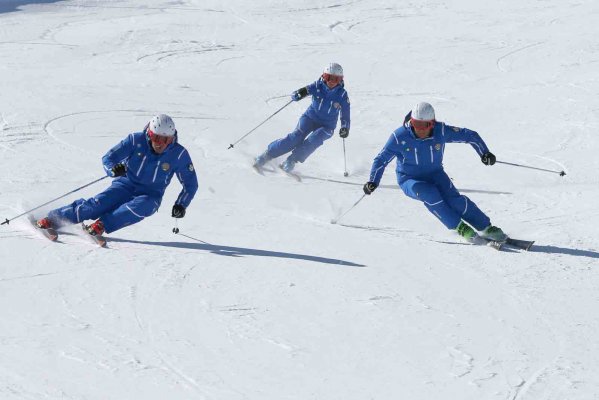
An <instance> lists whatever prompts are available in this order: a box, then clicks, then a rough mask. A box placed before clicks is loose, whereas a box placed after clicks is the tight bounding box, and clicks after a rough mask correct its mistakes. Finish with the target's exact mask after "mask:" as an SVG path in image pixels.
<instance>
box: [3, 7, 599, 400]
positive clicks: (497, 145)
mask: <svg viewBox="0 0 599 400" xmlns="http://www.w3.org/2000/svg"><path fill="white" fill-rule="evenodd" d="M598 18H599V3H597V2H596V1H593V0H578V1H572V0H567V1H563V0H562V1H560V0H543V1H541V0H539V1H515V0H511V1H508V0H498V1H494V2H483V1H474V0H453V1H449V0H425V1H419V2H406V1H392V0H380V1H367V0H362V1H360V0H353V1H350V0H336V1H326V0H318V1H317V0H301V1H280V0H279V1H274V0H268V1H266V0H262V1H255V2H249V1H248V2H246V1H231V0H226V1H222V0H221V1H215V0H201V1H200V0H180V1H165V0H147V1H144V2H139V1H133V0H119V1H117V0H114V1H94V0H65V1H38V2H34V1H0V167H1V169H2V171H3V172H2V174H1V175H0V217H1V218H2V220H4V219H5V218H8V219H10V218H12V217H13V216H15V215H18V214H20V213H21V212H23V211H26V210H27V209H30V208H32V207H35V206H37V205H39V204H42V203H44V202H46V201H48V200H50V199H52V198H55V197H58V196H60V195H62V194H64V193H67V192H69V191H71V190H73V189H74V188H76V187H79V186H81V185H84V184H86V183H87V182H90V181H92V180H94V179H97V178H99V177H101V176H102V175H103V170H102V166H101V162H100V158H101V156H102V155H103V154H104V153H105V152H106V151H107V150H108V149H109V148H110V147H111V146H113V145H114V144H116V143H117V142H118V141H119V140H120V139H121V138H123V137H124V136H125V135H127V134H128V133H130V132H133V131H138V130H141V129H142V128H143V126H144V125H145V123H146V122H147V121H148V120H149V118H150V117H151V116H152V115H154V114H156V113H167V114H170V115H171V116H173V118H174V120H175V122H176V124H177V128H178V131H179V135H180V141H181V143H182V144H183V145H185V146H186V147H187V148H188V149H189V151H190V153H191V156H192V158H193V160H194V164H195V166H196V170H197V172H198V177H199V182H200V190H199V192H198V194H197V196H196V198H195V200H194V202H193V203H192V205H191V206H190V207H189V209H188V210H187V215H186V217H185V218H184V219H182V220H180V221H179V223H178V227H179V228H180V234H179V235H175V234H173V233H172V228H173V227H174V220H173V219H172V218H171V217H170V210H171V207H172V204H173V202H174V201H175V199H176V196H177V195H178V193H179V190H180V185H179V184H178V182H177V181H176V180H174V181H173V183H172V184H171V186H170V187H169V189H168V191H167V193H166V196H165V198H164V201H163V203H162V207H161V209H160V210H159V212H158V213H157V214H156V215H154V216H153V217H151V218H149V219H147V220H145V221H143V222H141V223H139V224H137V225H134V226H131V227H128V228H125V229H123V230H121V231H118V232H115V233H113V234H110V235H108V239H109V245H108V246H109V247H108V249H100V248H97V247H96V246H94V245H93V244H91V243H90V242H89V241H87V240H86V239H85V238H83V237H81V235H80V234H79V232H78V231H77V229H76V228H74V229H71V230H67V231H66V232H64V233H63V234H62V235H61V236H60V239H59V240H60V243H51V242H49V241H47V240H46V239H44V238H43V237H41V236H40V235H39V234H37V233H36V232H35V231H33V229H32V228H31V227H30V226H28V223H27V221H26V219H25V218H18V219H15V220H14V221H12V222H11V223H10V225H2V226H1V227H0V260H1V261H0V305H1V307H0V309H1V312H0V398H1V399H7V400H12V399H98V400H100V399H207V400H211V399H215V400H241V399H252V400H253V399H256V400H258V399H260V400H264V399H294V400H295V399H297V400H306V399H326V400H333V399H342V400H364V399H376V400H379V399H381V400H383V399H410V400H431V399H460V400H468V399H471V400H480V399H502V400H533V399H539V400H540V399H543V400H564V399H585V400H587V399H596V398H598V397H597V396H598V393H599V375H598V374H597V370H599V348H598V347H599V346H598V337H599V318H598V317H599V292H598V290H597V288H598V287H599V261H598V258H599V246H598V245H597V229H596V226H598V225H599V209H598V207H597V198H598V197H599V185H598V183H599V178H598V171H599V159H598V158H597V156H596V155H597V151H598V146H599V138H598V137H597V130H598V128H599V118H598V115H599V113H598V111H599V100H598V98H597V94H598V93H599V78H598V76H597V62H598V61H599V45H598V44H597V37H598V35H599V25H598V24H597V20H598ZM331 61H336V62H339V63H341V64H342V65H343V67H344V70H345V81H346V87H347V89H348V91H349V94H350V97H351V102H352V128H351V132H350V136H349V138H348V139H347V140H346V146H347V156H348V159H347V162H348V169H349V172H350V174H349V176H348V177H347V178H346V177H344V176H343V148H342V141H341V139H340V138H339V137H338V136H337V134H335V137H334V138H333V139H331V140H329V141H328V142H327V143H325V145H324V146H323V147H321V148H320V149H319V150H318V151H317V152H316V153H315V154H314V155H313V156H312V157H311V158H310V159H309V160H308V161H307V162H306V163H304V164H299V165H298V167H297V171H298V172H299V173H301V174H302V175H304V179H303V182H302V183H298V182H296V181H294V180H293V179H290V178H288V177H287V176H285V175H283V174H281V173H271V174H267V175H268V176H267V177H263V176H260V175H258V174H257V173H255V172H254V171H253V170H252V168H251V167H250V166H251V162H252V158H253V157H254V156H255V155H257V154H259V153H260V152H261V151H263V150H264V148H265V146H266V145H267V144H268V143H269V142H270V141H272V140H274V139H275V138H278V137H281V136H283V135H285V134H286V133H288V132H289V131H291V130H292V129H293V127H294V126H295V124H296V121H297V119H298V117H299V116H300V115H301V113H302V112H303V110H304V109H305V108H306V107H307V105H308V100H303V101H302V102H300V103H294V104H292V105H291V106H289V107H288V108H286V109H285V110H283V111H282V112H280V113H279V114H277V115H276V116H275V117H274V118H272V119H271V120H270V121H269V122H267V123H266V124H265V125H264V126H262V127H261V128H259V129H258V130H256V131H255V132H254V133H253V134H252V135H250V136H248V137H247V138H246V139H245V140H244V141H242V142H241V143H239V144H238V145H237V146H236V147H235V148H234V149H231V150H227V147H228V146H229V144H230V143H233V142H234V141H235V140H237V139H238V138H239V137H241V136H242V135H243V134H245V133H246V132H248V131H249V130H250V129H252V128H253V127H254V126H256V125H257V124H259V123H260V122H261V121H263V120H264V119H265V118H267V117H268V116H269V115H270V114H271V113H273V112H274V111H276V110H277V109H279V108H280V107H281V106H283V105H284V104H285V102H287V101H288V97H287V96H288V94H289V93H290V92H291V91H293V90H295V89H298V88H299V87H302V86H304V85H306V84H308V83H310V82H312V81H314V80H315V79H316V78H317V77H318V76H319V75H320V72H321V70H322V68H323V67H324V66H325V65H326V64H327V63H328V62H331ZM418 101H429V102H431V103H432V104H433V105H434V106H435V108H436V112H437V117H438V119H439V120H442V121H445V122H447V123H449V124H452V125H458V126H466V127H468V128H471V129H474V130H477V131H478V132H479V133H480V134H481V136H482V137H483V138H484V139H485V141H486V142H487V144H488V145H489V147H490V148H491V151H493V152H494V153H495V154H496V155H497V158H498V159H499V160H503V161H507V162H513V163H519V164H526V165H532V166H536V167H539V168H545V169H552V170H557V171H559V170H562V169H563V170H565V171H566V172H567V175H566V176H565V177H560V176H558V175H557V174H552V173H547V172H541V171H535V170H528V169H524V168H517V167H512V166H507V165H495V166H493V167H486V166H484V165H483V164H482V163H481V162H480V160H479V159H478V156H477V155H476V153H475V152H474V150H473V149H472V148H471V147H470V146H468V145H465V144H453V145H448V147H447V148H446V153H445V157H446V158H445V168H446V170H447V172H448V174H449V175H450V176H451V177H452V178H453V179H454V183H455V185H456V186H457V187H458V188H460V189H461V190H462V191H463V193H464V194H466V195H468V196H469V197H470V198H471V199H472V200H474V201H475V202H476V203H477V204H478V205H479V206H480V208H481V209H483V210H484V211H486V212H487V213H488V214H489V215H490V217H491V218H492V220H493V222H494V223H495V224H497V225H499V226H501V227H502V228H503V229H504V230H505V231H506V232H508V233H509V234H511V235H513V236H514V237H517V238H522V239H533V240H536V241H537V242H536V246H535V247H534V248H533V250H532V251H531V252H528V253H526V252H517V251H506V252H497V251H495V250H492V249H490V248H486V247H476V246H470V245H467V244H464V243H463V242H462V241H461V240H460V239H459V238H458V237H457V236H456V235H455V234H454V233H452V232H449V231H447V230H446V229H445V228H444V227H443V226H442V225H441V224H440V223H439V221H437V220H436V219H435V218H434V217H433V216H431V215H430V214H429V213H428V212H427V210H426V209H425V208H424V207H423V206H422V205H421V204H420V203H418V202H416V201H413V200H410V199H408V198H407V197H405V196H404V195H403V193H402V192H401V191H400V190H399V189H398V188H397V186H396V184H395V173H394V163H393V165H390V166H389V167H388V168H387V172H386V173H385V176H384V178H383V182H382V184H383V186H382V187H381V188H379V189H377V191H376V192H375V193H374V194H373V195H372V196H370V197H367V198H365V199H364V200H362V201H361V202H360V203H359V204H358V206H356V208H354V209H353V210H352V211H351V212H350V213H348V214H347V215H346V216H345V217H343V219H342V220H341V221H340V222H339V223H338V224H336V225H333V224H331V223H330V221H331V219H335V218H337V217H338V216H339V215H341V213H342V212H344V211H346V210H347V209H348V208H349V207H351V205H352V204H354V203H355V202H356V201H357V200H358V199H359V198H360V196H361V195H362V190H361V186H362V185H363V183H364V182H366V181H367V180H368V174H369V170H370V165H371V162H372V159H373V157H374V156H375V155H376V154H377V153H378V151H379V150H380V149H381V147H382V146H383V144H384V143H385V141H386V140H387V138H388V136H389V134H390V133H391V131H392V130H394V129H395V128H397V127H398V126H399V125H400V124H401V122H402V121H403V116H404V115H405V113H406V112H407V111H409V109H410V108H411V107H412V105H413V104H414V103H416V102H418ZM107 184H108V181H106V180H105V181H102V182H101V183H98V184H96V185H94V186H92V187H89V188H87V189H85V190H83V191H82V192H78V193H76V194H74V195H71V196H68V197H67V198H65V199H62V200H60V201H58V202H56V203H53V204H52V206H59V205H62V204H66V203H68V202H71V201H73V200H74V199H77V198H80V197H89V196H92V195H94V194H95V193H97V192H99V191H101V190H103V189H104V188H105V187H106V186H107ZM49 209H50V207H45V208H44V210H43V211H47V210H49ZM43 211H39V212H38V213H37V214H36V215H38V216H41V215H43Z"/></svg>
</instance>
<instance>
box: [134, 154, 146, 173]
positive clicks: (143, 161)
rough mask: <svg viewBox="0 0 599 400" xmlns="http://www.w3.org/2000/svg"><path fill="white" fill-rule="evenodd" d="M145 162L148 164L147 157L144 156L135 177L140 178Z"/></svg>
mask: <svg viewBox="0 0 599 400" xmlns="http://www.w3.org/2000/svg"><path fill="white" fill-rule="evenodd" d="M145 162H146V156H144V158H143V159H142V160H141V164H140V165H139V168H138V170H137V172H136V173H135V175H137V176H139V173H140V172H141V169H142V168H143V167H144V163H145Z"/></svg>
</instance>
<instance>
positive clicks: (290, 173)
mask: <svg viewBox="0 0 599 400" xmlns="http://www.w3.org/2000/svg"><path fill="white" fill-rule="evenodd" d="M279 169H280V170H281V171H283V172H284V173H285V175H287V176H288V177H290V178H293V179H295V180H296V181H298V182H301V181H302V177H301V176H299V174H297V173H295V172H287V171H285V170H284V169H283V168H281V166H280V165H279Z"/></svg>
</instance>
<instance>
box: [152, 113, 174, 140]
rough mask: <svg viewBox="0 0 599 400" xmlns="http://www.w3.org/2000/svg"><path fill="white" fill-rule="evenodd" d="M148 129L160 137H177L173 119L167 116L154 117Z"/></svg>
mask: <svg viewBox="0 0 599 400" xmlns="http://www.w3.org/2000/svg"><path fill="white" fill-rule="evenodd" d="M148 129H149V130H150V131H152V132H153V133H154V134H156V135H160V136H175V134H176V133H177V130H176V129H175V123H174V122H173V119H172V118H171V117H169V116H168V115H166V114H159V115H156V116H155V117H152V119H151V120H150V123H149V124H148Z"/></svg>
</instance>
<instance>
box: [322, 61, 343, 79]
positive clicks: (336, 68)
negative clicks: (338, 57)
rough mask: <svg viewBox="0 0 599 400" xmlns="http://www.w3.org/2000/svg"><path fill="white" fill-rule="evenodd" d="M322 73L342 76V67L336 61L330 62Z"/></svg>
mask: <svg viewBox="0 0 599 400" xmlns="http://www.w3.org/2000/svg"><path fill="white" fill-rule="evenodd" d="M323 73H324V74H329V75H334V76H343V67H341V65H339V64H337V63H330V64H328V65H327V66H326V68H325V69H324V72H323Z"/></svg>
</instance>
